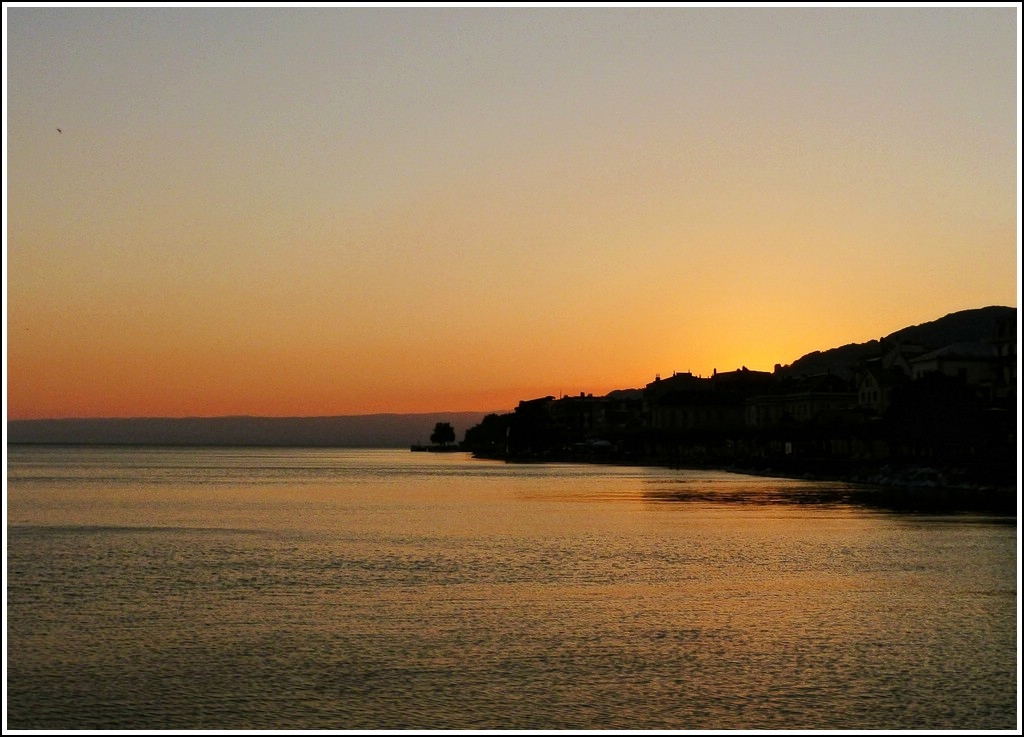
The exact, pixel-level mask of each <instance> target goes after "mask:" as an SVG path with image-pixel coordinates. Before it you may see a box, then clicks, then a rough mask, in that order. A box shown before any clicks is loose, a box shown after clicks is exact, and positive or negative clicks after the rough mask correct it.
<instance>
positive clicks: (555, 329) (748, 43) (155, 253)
mask: <svg viewBox="0 0 1024 737" xmlns="http://www.w3.org/2000/svg"><path fill="white" fill-rule="evenodd" d="M4 14H5V34H6V53H7V70H8V71H7V74H8V79H7V85H6V89H7V119H6V127H5V137H6V144H7V164H6V166H7V168H6V176H7V185H8V187H7V200H6V203H5V208H6V211H5V222H6V223H7V232H6V235H5V238H6V241H5V246H6V247H5V269H4V272H5V280H6V293H5V297H6V309H7V314H6V318H7V326H6V327H7V330H6V349H7V356H6V358H7V393H6V403H7V417H8V418H9V419H29V418H50V417H53V418H56V417H132V416H135V417H140V416H218V415H266V416H303V415H341V414H372V413H378V412H402V413H413V412H435V411H453V412H454V411H507V410H510V409H512V408H514V407H515V405H516V404H517V403H518V402H519V401H520V400H522V399H530V398H534V397H538V396H545V395H553V396H559V395H561V394H578V393H579V392H581V391H583V392H586V393H591V394H594V395H601V394H605V393H607V392H608V391H611V390H614V389H628V388H640V387H642V386H644V385H645V384H646V383H648V382H650V381H652V380H653V379H654V376H655V375H656V374H661V375H662V376H666V375H670V374H671V373H672V372H673V371H691V372H693V373H695V374H699V375H704V376H707V375H710V374H711V373H712V371H713V370H715V369H718V370H719V371H724V370H733V369H736V368H738V367H740V366H743V365H745V366H747V367H749V368H751V369H758V370H771V369H772V367H773V366H774V365H775V364H776V363H782V364H786V363H791V362H792V361H794V360H796V359H797V358H799V357H800V356H802V355H804V354H806V353H808V352H810V351H814V350H824V349H828V348H832V347H836V346H839V345H843V344H846V343H850V342H863V341H867V340H871V339H874V338H878V337H880V336H882V335H885V334H887V333H889V332H892V331H894V330H898V329H900V328H902V327H905V326H907V325H913V324H918V323H922V322H927V321H930V320H934V319H937V318H939V317H942V316H943V315H945V314H948V313H950V312H955V311H958V310H962V309H972V308H978V307H984V306H988V305H997V304H998V305H1008V306H1016V305H1017V298H1018V293H1019V283H1018V278H1019V277H1018V268H1017V267H1018V254H1019V225H1018V209H1017V208H1018V205H1017V196H1018V183H1019V170H1018V166H1019V164H1018V162H1019V155H1018V153H1019V151H1018V144H1019V128H1018V122H1019V119H1018V116H1019V102H1018V100H1017V93H1018V76H1017V75H1018V73H1019V27H1020V25H1019V24H1020V20H1019V7H1018V6H1016V5H1015V6H1005V7H982V8H974V7H971V8H966V7H964V8H955V7H940V8H922V9H918V8H869V7H861V8H858V7H852V8H812V9H803V8H799V9H797V8H765V9H758V8H689V7H674V8H672V7H662V8H640V9H633V8H582V9H575V8H428V7H415V8H351V7H336V8H303V9H295V10H293V9H280V8H246V9H238V8H215V7H207V8H153V9H150V8H83V9H80V8H33V7H17V6H14V7H11V6H9V5H8V6H5V8H4ZM58 128H60V130H61V132H60V133H58V132H57V129H58Z"/></svg>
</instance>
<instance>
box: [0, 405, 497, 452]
mask: <svg viewBox="0 0 1024 737" xmlns="http://www.w3.org/2000/svg"><path fill="white" fill-rule="evenodd" d="M486 414H487V413H486V412H429V413H421V414H375V415H339V416H333V417H182V418H167V417H151V418H98V419H57V420H11V421H8V423H7V442H9V443H39V444H68V445H181V446H242V445H247V446H267V447H335V448H403V447H404V448H408V447H409V446H410V445H411V444H413V443H418V442H426V441H427V440H428V439H429V438H430V434H431V433H432V432H433V431H434V425H435V424H437V423H438V422H448V423H451V425H452V427H453V428H454V429H455V433H456V437H459V438H461V437H462V436H463V434H464V433H465V431H466V428H469V427H472V426H473V425H476V424H477V423H479V422H480V421H481V420H482V419H483V418H484V416H485V415H486Z"/></svg>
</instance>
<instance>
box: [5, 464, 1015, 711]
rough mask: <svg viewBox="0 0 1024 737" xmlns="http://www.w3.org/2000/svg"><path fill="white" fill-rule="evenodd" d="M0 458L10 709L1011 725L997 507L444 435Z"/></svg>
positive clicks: (1010, 612)
mask: <svg viewBox="0 0 1024 737" xmlns="http://www.w3.org/2000/svg"><path fill="white" fill-rule="evenodd" d="M8 454H9V455H8V463H7V471H8V486H7V527H6V533H7V544H6V549H7V592H6V593H7V683H6V699H7V725H6V726H7V727H8V728H10V729H43V728H46V729H179V730H180V729H253V728H271V729H282V730H284V729H307V728H314V729H366V728H371V729H372V728H377V729H403V728H434V729H446V728H451V729H488V728H491V729H629V730H637V729H670V730H677V729H678V730H682V729H746V730H755V729H833V730H834V729H886V730H889V729H972V730H974V729H982V730H1012V729H1019V728H1020V721H1019V717H1018V711H1017V710H1018V698H1017V697H1018V682H1017V663H1018V654H1017V646H1018V640H1017V631H1018V624H1017V527H1016V520H1015V519H1013V518H1010V519H1007V518H999V517H985V516H978V515H962V516H920V515H906V514H895V513H891V512H885V511H879V510H872V509H867V508H860V507H856V506H852V505H850V504H847V503H842V502H827V501H822V500H827V499H829V498H831V497H832V495H833V492H837V494H836V496H837V498H843V496H844V494H843V493H842V492H843V489H842V488H841V487H838V486H837V485H835V484H827V483H821V482H804V481H783V480H778V479H767V478H758V477H752V476H740V475H733V474H727V473H714V472H688V471H673V470H667V469H644V468H615V467H605V466H576V465H550V466H515V465H505V464H502V463H499V462H490V461H479V460H473V459H470V458H469V457H467V456H465V455H462V454H432V453H409V452H407V451H385V450H380V451H352V450H261V449H234V450H221V449H218V450H208V449H195V450H176V449H129V448H32V447H19V446H12V447H10V448H8Z"/></svg>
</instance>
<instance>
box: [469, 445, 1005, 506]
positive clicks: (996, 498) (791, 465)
mask: <svg viewBox="0 0 1024 737" xmlns="http://www.w3.org/2000/svg"><path fill="white" fill-rule="evenodd" d="M473 456H474V457H478V458H489V459H492V460H504V461H506V462H509V463H565V462H569V463H596V464H607V465H617V466H652V467H661V468H674V469H680V470H683V469H702V470H720V471H728V472H731V473H741V474H748V475H751V476H761V477H767V478H786V479H797V480H807V481H834V482H837V483H841V484H844V488H843V489H842V490H841V491H837V492H836V494H835V495H834V496H831V497H829V498H820V499H819V501H833V502H846V503H851V504H858V505H864V506H869V507H875V508H881V509H889V510H892V511H901V512H920V513H934V514H955V513H981V514H994V515H1000V516H1011V517H1014V518H1015V517H1016V516H1017V513H1018V504H1019V500H1020V496H1021V495H1020V483H1019V478H1020V475H1019V467H1018V465H1017V464H1016V463H1007V464H1001V465H999V466H998V467H995V466H992V465H991V464H989V465H977V466H975V467H973V468H971V467H965V466H957V467H943V466H939V465H929V464H923V463H920V464H918V463H905V462H903V463H885V462H879V461H873V462H869V461H857V460H848V459H844V460H836V459H812V458H799V459H794V458H771V459H768V458H762V459H750V460H747V461H744V462H735V461H734V462H730V463H704V464H694V463H682V464H680V463H674V462H671V461H669V460H666V459H651V458H646V459H639V458H623V457H612V456H607V455H601V454H587V455H580V454H566V455H548V456H545V457H536V456H521V457H507V456H503V455H499V454H488V453H485V452H483V453H482V452H479V451H477V452H473Z"/></svg>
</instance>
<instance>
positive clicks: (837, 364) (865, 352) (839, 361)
mask: <svg viewBox="0 0 1024 737" xmlns="http://www.w3.org/2000/svg"><path fill="white" fill-rule="evenodd" d="M1007 319H1009V320H1013V321H1014V322H1016V319H1017V308H1016V307H1002V306H992V307H981V308H979V309H975V310H961V311H960V312H952V313H950V314H948V315H946V316H945V317H940V318H939V319H938V320H932V321H931V322H925V323H921V324H920V325H911V326H910V327H905V328H901V329H899V330H897V331H895V332H893V333H890V334H889V335H887V336H885V337H883V338H881V339H880V340H870V341H868V342H866V343H849V344H847V345H844V346H839V347H838V348H831V349H829V350H825V351H812V352H811V353H808V354H806V355H804V356H801V357H800V358H798V359H797V360H795V361H793V363H791V364H788V365H785V366H781V367H780V368H779V369H778V371H777V373H778V375H779V376H783V377H785V376H800V375H815V374H824V373H833V374H838V375H839V376H843V377H847V378H848V377H849V376H850V375H852V373H853V368H854V366H856V364H857V363H858V362H859V361H861V360H863V359H865V358H868V357H870V356H874V355H877V354H878V353H879V351H880V350H881V346H882V343H887V344H894V343H905V344H906V343H914V344H920V345H923V346H925V347H927V348H930V349H936V348H942V347H944V346H947V345H952V344H953V343H986V342H988V341H989V340H991V339H992V337H993V335H994V334H995V331H996V326H997V325H998V324H999V322H1000V321H1001V320H1007Z"/></svg>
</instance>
